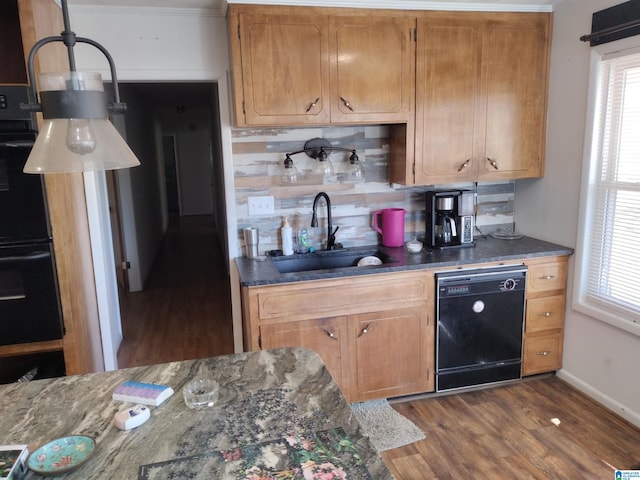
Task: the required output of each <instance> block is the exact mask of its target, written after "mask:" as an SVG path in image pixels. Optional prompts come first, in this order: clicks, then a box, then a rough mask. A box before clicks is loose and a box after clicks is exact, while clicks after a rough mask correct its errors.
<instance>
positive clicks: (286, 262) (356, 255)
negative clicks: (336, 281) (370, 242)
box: [272, 248, 397, 273]
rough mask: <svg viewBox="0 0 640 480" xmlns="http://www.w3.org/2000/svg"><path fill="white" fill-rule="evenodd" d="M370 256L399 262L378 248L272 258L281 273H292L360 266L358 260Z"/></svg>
mask: <svg viewBox="0 0 640 480" xmlns="http://www.w3.org/2000/svg"><path fill="white" fill-rule="evenodd" d="M369 256H374V257H378V258H379V259H380V260H381V261H382V264H386V263H394V262H397V260H396V259H395V258H393V257H391V256H389V255H387V254H386V253H384V252H381V251H380V250H377V249H370V250H362V249H359V250H352V249H349V248H345V249H341V250H331V251H327V250H324V251H319V252H313V253H302V254H296V255H292V256H286V257H272V260H273V264H274V265H275V267H276V268H277V269H278V271H279V272H280V273H292V272H307V271H314V270H330V269H334V268H351V267H358V262H359V261H360V260H361V259H362V258H364V257H369ZM360 268H366V267H360Z"/></svg>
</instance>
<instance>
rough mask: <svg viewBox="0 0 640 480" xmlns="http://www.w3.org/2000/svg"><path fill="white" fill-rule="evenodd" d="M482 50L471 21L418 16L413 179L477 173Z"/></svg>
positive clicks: (459, 178) (423, 181)
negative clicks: (476, 139) (476, 143)
mask: <svg viewBox="0 0 640 480" xmlns="http://www.w3.org/2000/svg"><path fill="white" fill-rule="evenodd" d="M480 55H481V40H480V31H479V29H478V27H477V26H474V25H473V24H472V23H469V22H466V23H465V22H459V21H454V20H453V19H451V18H444V19H439V18H438V19H432V18H426V19H418V45H417V75H416V166H415V183H416V184H430V183H453V182H461V181H470V180H474V179H475V178H476V175H477V165H476V162H477V157H478V155H477V153H476V146H475V143H474V139H475V138H476V131H475V129H476V124H477V122H476V117H477V109H478V108H479V104H480V102H479V98H478V95H479V85H480V59H481V56H480Z"/></svg>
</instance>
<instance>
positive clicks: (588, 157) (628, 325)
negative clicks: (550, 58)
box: [572, 36, 640, 336]
mask: <svg viewBox="0 0 640 480" xmlns="http://www.w3.org/2000/svg"><path fill="white" fill-rule="evenodd" d="M634 53H640V36H635V37H630V38H626V39H623V40H618V41H616V42H611V43H606V44H602V45H598V46H596V47H592V48H591V53H590V62H589V88H588V97H587V112H586V117H585V129H584V131H585V136H584V148H583V159H582V181H581V187H580V206H579V212H578V238H577V242H576V250H575V258H576V261H575V263H574V265H575V267H574V279H575V280H574V288H573V303H572V307H573V309H574V310H577V311H579V312H581V313H583V314H585V315H588V316H590V317H592V318H595V319H596V320H600V321H602V322H605V323H607V324H610V325H612V326H614V327H617V328H620V329H622V330H624V331H627V332H629V333H632V334H634V335H636V336H640V320H639V319H638V315H633V314H631V312H629V311H626V310H625V309H623V308H612V306H611V305H609V304H606V303H604V302H602V303H601V302H598V301H596V300H593V299H591V298H589V296H588V291H587V285H588V280H589V279H588V275H589V271H588V265H589V257H590V245H591V241H590V238H589V233H590V232H591V231H592V225H593V216H594V215H593V211H594V207H593V201H594V198H593V197H594V195H591V193H592V190H593V189H594V188H595V187H594V186H593V185H594V177H595V175H597V173H598V172H597V164H598V161H597V159H596V157H597V155H598V149H599V135H600V133H599V131H598V129H599V128H600V119H599V114H600V111H601V109H600V105H601V103H600V102H601V101H603V100H604V101H606V99H602V98H601V92H602V83H601V80H602V77H601V73H602V70H603V69H604V68H605V67H604V65H603V61H604V60H606V59H608V58H614V57H620V56H626V55H631V54H634Z"/></svg>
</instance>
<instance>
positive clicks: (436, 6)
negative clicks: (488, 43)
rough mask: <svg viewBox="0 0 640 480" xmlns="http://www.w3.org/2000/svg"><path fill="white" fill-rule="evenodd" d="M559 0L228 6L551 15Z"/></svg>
mask: <svg viewBox="0 0 640 480" xmlns="http://www.w3.org/2000/svg"><path fill="white" fill-rule="evenodd" d="M559 1H560V0H539V1H528V0H496V1H493V2H492V1H473V0H471V1H469V0H441V1H423V0H394V1H393V2H390V1H389V0H311V1H304V3H303V1H302V0H227V3H229V4H231V3H243V4H252V5H286V6H305V7H311V6H313V7H345V8H383V9H387V10H389V9H391V10H449V11H475V12H478V11H485V12H552V11H553V6H554V4H556V3H558V2H559Z"/></svg>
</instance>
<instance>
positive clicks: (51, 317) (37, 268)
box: [0, 244, 62, 345]
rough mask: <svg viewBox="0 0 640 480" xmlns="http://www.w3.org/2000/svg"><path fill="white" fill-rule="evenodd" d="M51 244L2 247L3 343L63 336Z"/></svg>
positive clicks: (0, 342) (0, 322)
mask: <svg viewBox="0 0 640 480" xmlns="http://www.w3.org/2000/svg"><path fill="white" fill-rule="evenodd" d="M51 248H52V246H51V244H44V245H24V246H13V247H6V246H5V247H0V345H12V344H16V343H26V342H39V341H45V340H55V339H60V338H62V316H61V313H60V304H59V301H58V288H57V282H56V277H55V270H54V264H53V256H52V251H51Z"/></svg>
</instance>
